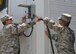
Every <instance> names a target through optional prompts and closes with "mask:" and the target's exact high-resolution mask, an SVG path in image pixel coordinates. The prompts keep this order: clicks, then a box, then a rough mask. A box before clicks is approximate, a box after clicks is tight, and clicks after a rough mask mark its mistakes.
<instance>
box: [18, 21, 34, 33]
mask: <svg viewBox="0 0 76 54" xmlns="http://www.w3.org/2000/svg"><path fill="white" fill-rule="evenodd" d="M24 24H25V25H20V26H19V27H18V33H23V32H24V31H25V30H26V29H28V28H30V27H32V26H33V25H35V22H30V23H28V24H26V23H24Z"/></svg>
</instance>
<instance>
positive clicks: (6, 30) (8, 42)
mask: <svg viewBox="0 0 76 54" xmlns="http://www.w3.org/2000/svg"><path fill="white" fill-rule="evenodd" d="M34 24H35V23H34V22H31V23H30V24H26V25H25V26H22V25H19V26H18V28H17V27H16V25H14V24H10V25H4V27H3V29H2V31H1V32H0V54H19V50H20V43H19V35H21V34H23V32H24V31H25V30H26V29H27V28H30V27H31V26H33V25H34Z"/></svg>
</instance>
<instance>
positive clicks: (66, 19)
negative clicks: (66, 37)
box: [58, 13, 72, 22]
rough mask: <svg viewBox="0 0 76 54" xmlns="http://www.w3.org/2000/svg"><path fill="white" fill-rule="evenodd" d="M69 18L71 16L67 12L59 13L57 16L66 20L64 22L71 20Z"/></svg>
mask: <svg viewBox="0 0 76 54" xmlns="http://www.w3.org/2000/svg"><path fill="white" fill-rule="evenodd" d="M71 18H72V16H71V15H70V14H67V13H63V14H62V15H61V17H59V18H58V19H59V20H60V19H61V20H64V21H66V22H70V21H71Z"/></svg>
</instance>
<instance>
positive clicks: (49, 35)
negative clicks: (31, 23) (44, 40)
mask: <svg viewBox="0 0 76 54" xmlns="http://www.w3.org/2000/svg"><path fill="white" fill-rule="evenodd" d="M46 27H47V31H48V37H49V39H50V44H51V47H52V53H53V54H55V53H54V47H53V43H52V38H51V34H50V30H49V28H48V26H47V25H46Z"/></svg>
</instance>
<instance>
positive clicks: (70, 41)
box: [44, 20, 75, 54]
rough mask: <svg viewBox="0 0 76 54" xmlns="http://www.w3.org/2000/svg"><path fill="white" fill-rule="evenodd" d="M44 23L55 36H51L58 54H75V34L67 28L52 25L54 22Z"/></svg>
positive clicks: (46, 21) (45, 21) (47, 21)
mask: <svg viewBox="0 0 76 54" xmlns="http://www.w3.org/2000/svg"><path fill="white" fill-rule="evenodd" d="M44 23H45V24H46V25H47V26H48V27H49V28H50V29H52V30H54V31H55V32H56V34H52V39H53V40H55V46H56V48H57V52H58V54H75V50H74V43H75V34H74V31H73V30H72V29H71V28H69V27H59V26H56V25H54V24H55V23H54V22H50V21H49V20H44Z"/></svg>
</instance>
